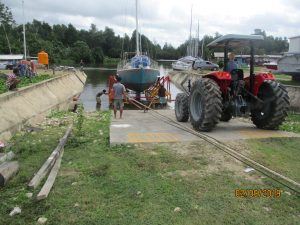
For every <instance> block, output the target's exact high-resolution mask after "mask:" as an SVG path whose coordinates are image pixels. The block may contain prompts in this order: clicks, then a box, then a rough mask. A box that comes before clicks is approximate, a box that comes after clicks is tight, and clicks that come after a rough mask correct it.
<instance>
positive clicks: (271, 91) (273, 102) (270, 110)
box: [251, 80, 290, 130]
mask: <svg viewBox="0 0 300 225" xmlns="http://www.w3.org/2000/svg"><path fill="white" fill-rule="evenodd" d="M257 97H258V98H260V99H261V100H263V101H266V102H265V103H264V104H263V105H262V106H261V107H260V108H259V109H253V110H251V119H252V122H253V123H254V124H255V125H256V127H257V128H260V129H268V130H277V129H278V127H279V126H280V125H281V124H282V122H283V121H284V119H285V117H286V116H287V112H288V109H289V105H290V102H289V96H288V93H287V91H286V89H285V87H284V86H282V85H281V84H280V83H278V82H276V81H272V80H266V81H264V83H263V84H262V85H261V86H260V88H259V91H258V95H257Z"/></svg>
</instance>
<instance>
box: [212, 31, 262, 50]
mask: <svg viewBox="0 0 300 225" xmlns="http://www.w3.org/2000/svg"><path fill="white" fill-rule="evenodd" d="M261 40H264V37H263V36H262V35H243V34H226V35H224V36H221V37H219V38H217V39H216V40H214V41H212V42H210V43H209V44H208V45H207V47H210V48H218V47H224V46H225V45H227V46H228V47H242V46H247V45H248V46H249V45H250V44H251V42H256V41H261Z"/></svg>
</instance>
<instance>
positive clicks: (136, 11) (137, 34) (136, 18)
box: [135, 0, 140, 55]
mask: <svg viewBox="0 0 300 225" xmlns="http://www.w3.org/2000/svg"><path fill="white" fill-rule="evenodd" d="M135 23H136V28H135V39H136V55H140V48H139V46H140V42H139V21H138V0H135Z"/></svg>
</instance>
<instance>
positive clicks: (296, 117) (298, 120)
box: [279, 113, 300, 133]
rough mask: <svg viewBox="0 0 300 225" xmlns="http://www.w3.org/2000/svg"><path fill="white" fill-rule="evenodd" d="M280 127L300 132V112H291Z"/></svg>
mask: <svg viewBox="0 0 300 225" xmlns="http://www.w3.org/2000/svg"><path fill="white" fill-rule="evenodd" d="M279 129H280V130H284V131H289V132H295V133H300V114H292V113H290V114H289V115H288V117H287V118H286V120H285V121H284V122H283V124H282V125H281V126H280V128H279Z"/></svg>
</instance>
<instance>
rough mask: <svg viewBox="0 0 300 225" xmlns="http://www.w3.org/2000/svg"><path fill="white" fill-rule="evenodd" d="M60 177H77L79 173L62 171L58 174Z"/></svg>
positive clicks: (71, 170)
mask: <svg viewBox="0 0 300 225" xmlns="http://www.w3.org/2000/svg"><path fill="white" fill-rule="evenodd" d="M58 176H60V177H79V176H80V172H78V171H76V170H73V169H62V170H60V172H59V175H58Z"/></svg>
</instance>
